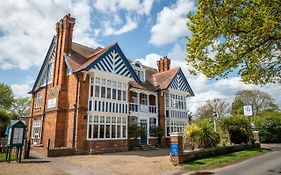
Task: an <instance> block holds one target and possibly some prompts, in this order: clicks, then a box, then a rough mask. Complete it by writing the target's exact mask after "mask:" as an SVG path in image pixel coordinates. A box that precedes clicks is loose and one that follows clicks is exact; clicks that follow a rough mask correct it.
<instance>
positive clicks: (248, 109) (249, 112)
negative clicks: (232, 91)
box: [244, 105, 253, 116]
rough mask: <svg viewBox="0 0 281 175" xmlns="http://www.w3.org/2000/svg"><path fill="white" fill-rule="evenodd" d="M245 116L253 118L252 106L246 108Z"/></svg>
mask: <svg viewBox="0 0 281 175" xmlns="http://www.w3.org/2000/svg"><path fill="white" fill-rule="evenodd" d="M244 115H246V116H252V115H253V110H252V106H251V105H247V106H244Z"/></svg>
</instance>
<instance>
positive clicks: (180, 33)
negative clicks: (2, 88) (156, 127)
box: [0, 0, 281, 113]
mask: <svg viewBox="0 0 281 175" xmlns="http://www.w3.org/2000/svg"><path fill="white" fill-rule="evenodd" d="M196 9H197V6H196V2H195V0H44V1H38V0H4V1H2V2H1V6H0V82H3V83H6V84H9V85H10V86H11V87H12V89H13V92H14V94H15V96H16V97H23V96H27V92H28V91H29V90H31V87H32V85H33V83H34V82H35V79H36V77H37V74H38V72H39V69H40V66H41V65H42V63H43V59H44V57H45V55H46V53H47V49H48V47H49V45H50V43H51V40H52V37H53V36H54V35H55V24H56V22H57V21H58V20H59V19H61V18H62V17H63V16H64V15H66V14H68V13H70V14H71V16H73V17H74V18H76V23H75V27H74V36H73V37H74V38H73V41H75V42H78V43H81V44H83V45H86V46H90V47H97V46H107V45H110V44H111V43H113V42H118V44H119V45H120V47H121V49H122V51H123V52H124V54H125V55H126V56H127V57H128V58H129V59H131V60H138V61H141V62H142V63H143V64H144V65H148V66H151V67H155V68H156V61H157V60H158V59H159V58H160V57H163V56H168V57H169V58H170V59H171V67H176V66H180V67H182V69H183V71H184V73H185V75H186V77H187V80H188V82H189V84H190V86H191V88H192V89H193V91H194V93H195V96H194V97H190V98H189V99H188V109H189V110H190V111H191V112H193V113H195V112H196V109H197V108H198V107H199V106H202V105H204V103H205V101H207V100H211V99H213V98H223V99H225V100H226V101H227V102H228V103H231V101H232V100H233V99H234V97H235V93H236V92H237V91H238V90H243V89H259V90H263V91H265V92H267V93H269V94H270V95H271V96H272V97H273V98H274V99H275V101H274V102H275V103H277V104H278V105H279V107H281V98H280V97H281V95H280V94H281V93H280V92H281V90H280V86H278V84H277V85H276V84H275V85H274V84H267V85H265V86H256V85H251V84H250V85H246V84H244V83H243V82H241V81H240V78H239V77H238V76H237V75H231V76H230V77H229V78H228V79H219V80H212V79H209V78H207V77H206V76H204V75H203V74H198V75H196V76H194V75H190V74H189V73H188V69H189V68H190V67H189V66H187V64H186V61H185V58H186V55H187V53H186V51H185V44H186V39H185V38H186V36H189V37H191V36H192V34H191V32H190V31H189V30H188V28H187V26H186V23H187V22H188V20H187V18H186V14H188V13H194V12H196Z"/></svg>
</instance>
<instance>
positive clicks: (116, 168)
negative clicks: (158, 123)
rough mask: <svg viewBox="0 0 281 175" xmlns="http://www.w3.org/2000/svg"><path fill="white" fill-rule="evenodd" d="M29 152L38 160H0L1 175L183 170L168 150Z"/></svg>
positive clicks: (136, 174)
mask: <svg viewBox="0 0 281 175" xmlns="http://www.w3.org/2000/svg"><path fill="white" fill-rule="evenodd" d="M32 155H33V156H35V157H37V159H31V160H25V161H24V163H16V162H12V163H10V164H9V163H6V162H4V163H0V168H1V171H0V175H2V174H3V175H6V174H9V175H13V174H15V175H21V174H22V175H26V174H29V175H33V174H34V175H38V174H39V175H51V174H55V175H74V174H78V175H109V174H110V175H111V174H116V175H119V174H122V175H123V174H125V175H126V174H128V175H129V174H130V175H143V174H147V175H150V174H151V175H153V174H155V175H156V174H157V175H158V174H160V175H161V174H163V175H166V174H167V175H170V174H171V175H172V174H183V173H184V171H183V170H182V169H181V168H180V167H175V166H173V165H172V164H171V162H170V158H169V149H159V150H150V151H127V152H118V153H110V154H102V155H81V156H69V157H59V158H46V157H45V156H44V155H42V154H40V153H38V152H32ZM39 157H40V158H39Z"/></svg>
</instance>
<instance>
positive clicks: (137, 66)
mask: <svg viewBox="0 0 281 175" xmlns="http://www.w3.org/2000/svg"><path fill="white" fill-rule="evenodd" d="M133 67H134V70H135V72H136V74H137V76H138V77H139V79H140V81H141V82H145V70H144V68H143V66H142V65H141V63H140V62H135V64H134V66H133Z"/></svg>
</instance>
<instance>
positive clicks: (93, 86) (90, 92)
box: [90, 85, 94, 97]
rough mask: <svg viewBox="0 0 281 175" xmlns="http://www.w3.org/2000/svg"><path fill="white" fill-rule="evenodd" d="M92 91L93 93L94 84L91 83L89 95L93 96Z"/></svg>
mask: <svg viewBox="0 0 281 175" xmlns="http://www.w3.org/2000/svg"><path fill="white" fill-rule="evenodd" d="M93 93H94V86H93V85H91V90H90V97H93Z"/></svg>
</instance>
